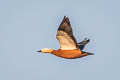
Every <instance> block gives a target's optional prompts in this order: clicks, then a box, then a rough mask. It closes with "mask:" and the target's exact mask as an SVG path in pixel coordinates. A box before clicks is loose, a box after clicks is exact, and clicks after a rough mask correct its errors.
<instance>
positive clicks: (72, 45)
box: [56, 16, 78, 50]
mask: <svg viewBox="0 0 120 80" xmlns="http://www.w3.org/2000/svg"><path fill="white" fill-rule="evenodd" d="M56 38H57V39H58V41H59V44H60V49H61V50H73V49H78V45H77V42H76V39H75V37H74V36H73V32H72V27H71V24H70V21H69V18H68V17H66V16H64V18H63V20H62V22H61V24H60V26H59V28H58V31H57V35H56Z"/></svg>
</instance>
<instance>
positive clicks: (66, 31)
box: [38, 16, 94, 59]
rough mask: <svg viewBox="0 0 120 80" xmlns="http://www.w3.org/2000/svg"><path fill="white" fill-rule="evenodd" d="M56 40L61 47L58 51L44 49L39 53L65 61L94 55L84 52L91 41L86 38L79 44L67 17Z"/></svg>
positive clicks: (58, 31) (59, 29)
mask: <svg viewBox="0 0 120 80" xmlns="http://www.w3.org/2000/svg"><path fill="white" fill-rule="evenodd" d="M56 38H57V40H58V42H59V45H60V48H59V49H58V50H53V49H49V48H42V49H41V50H40V51H38V52H41V53H51V54H53V55H56V56H58V57H61V58H65V59H76V58H81V57H83V56H87V55H94V54H93V53H89V52H85V51H82V50H83V49H84V47H85V45H86V44H87V43H88V42H89V41H90V40H89V39H87V38H85V39H84V40H83V41H82V42H79V43H77V41H76V39H75V37H74V35H73V31H72V27H71V24H70V21H69V18H68V17H66V16H64V18H63V20H62V22H61V24H60V26H59V28H58V30H57V34H56Z"/></svg>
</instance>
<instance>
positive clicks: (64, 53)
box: [53, 50, 81, 59]
mask: <svg viewBox="0 0 120 80" xmlns="http://www.w3.org/2000/svg"><path fill="white" fill-rule="evenodd" d="M53 54H54V55H56V56H59V57H62V58H67V59H74V58H78V57H80V55H81V51H80V50H56V51H54V52H53Z"/></svg>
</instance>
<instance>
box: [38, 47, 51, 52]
mask: <svg viewBox="0 0 120 80" xmlns="http://www.w3.org/2000/svg"><path fill="white" fill-rule="evenodd" d="M52 51H53V49H49V48H42V49H41V50H40V51H37V52H42V53H51V52H52Z"/></svg>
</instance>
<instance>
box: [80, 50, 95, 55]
mask: <svg viewBox="0 0 120 80" xmlns="http://www.w3.org/2000/svg"><path fill="white" fill-rule="evenodd" d="M84 53H87V55H95V54H93V53H90V52H85V51H82V54H84Z"/></svg>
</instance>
